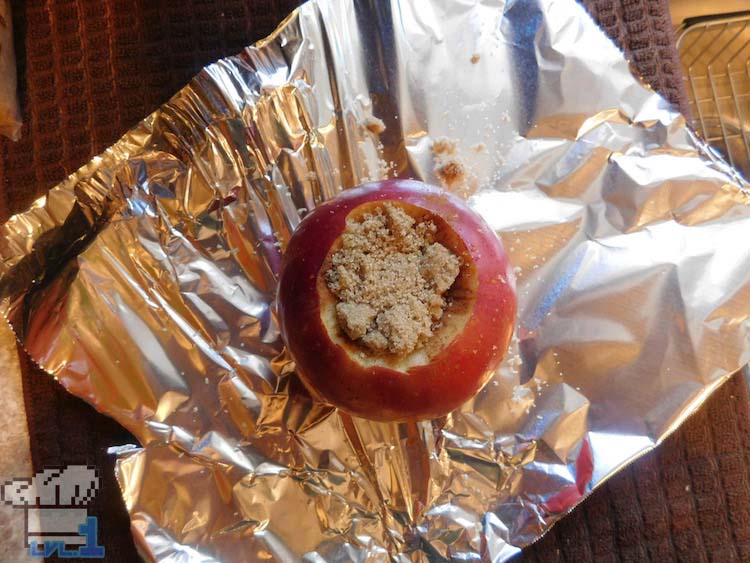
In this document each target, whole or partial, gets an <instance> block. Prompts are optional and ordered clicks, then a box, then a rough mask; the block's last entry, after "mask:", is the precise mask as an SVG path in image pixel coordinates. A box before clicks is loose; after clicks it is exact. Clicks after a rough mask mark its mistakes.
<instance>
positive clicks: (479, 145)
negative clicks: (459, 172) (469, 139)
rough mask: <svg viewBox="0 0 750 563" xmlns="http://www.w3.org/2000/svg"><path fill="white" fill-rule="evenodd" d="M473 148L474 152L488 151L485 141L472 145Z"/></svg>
mask: <svg viewBox="0 0 750 563" xmlns="http://www.w3.org/2000/svg"><path fill="white" fill-rule="evenodd" d="M471 150H473V151H474V152H487V145H485V144H484V143H477V144H476V145H474V146H473V147H471Z"/></svg>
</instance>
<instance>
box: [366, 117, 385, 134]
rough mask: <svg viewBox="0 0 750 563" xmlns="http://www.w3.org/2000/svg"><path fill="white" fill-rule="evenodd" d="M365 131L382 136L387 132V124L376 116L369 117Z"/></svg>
mask: <svg viewBox="0 0 750 563" xmlns="http://www.w3.org/2000/svg"><path fill="white" fill-rule="evenodd" d="M365 129H367V130H368V131H369V132H370V133H375V134H376V135H380V134H381V133H383V132H384V131H385V123H384V122H383V120H382V119H380V118H378V117H375V116H374V115H368V116H367V117H366V118H365Z"/></svg>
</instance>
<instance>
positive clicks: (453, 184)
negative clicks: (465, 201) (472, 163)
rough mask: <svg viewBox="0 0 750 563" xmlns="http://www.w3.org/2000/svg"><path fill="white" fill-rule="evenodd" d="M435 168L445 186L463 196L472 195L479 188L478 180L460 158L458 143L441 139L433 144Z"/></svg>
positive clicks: (444, 138) (434, 170)
mask: <svg viewBox="0 0 750 563" xmlns="http://www.w3.org/2000/svg"><path fill="white" fill-rule="evenodd" d="M432 155H433V161H434V164H435V168H434V169H433V172H434V173H435V175H436V176H437V177H438V179H439V180H440V182H441V183H442V184H443V186H444V187H445V188H446V189H448V190H451V191H452V192H454V193H457V194H459V195H462V196H468V195H470V194H471V193H472V192H473V191H474V190H475V189H476V188H477V184H478V181H477V178H476V176H475V175H474V174H473V173H472V172H471V171H470V170H469V168H468V167H467V166H466V165H465V164H464V163H463V162H462V160H461V159H460V158H459V156H458V143H457V142H456V141H455V140H453V139H448V138H446V137H440V138H438V139H435V141H434V142H433V143H432Z"/></svg>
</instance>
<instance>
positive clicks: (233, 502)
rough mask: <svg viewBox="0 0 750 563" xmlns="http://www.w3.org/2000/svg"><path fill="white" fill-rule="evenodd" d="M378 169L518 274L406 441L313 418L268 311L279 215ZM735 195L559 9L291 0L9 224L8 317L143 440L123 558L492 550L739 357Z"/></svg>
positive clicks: (659, 425) (588, 25) (741, 192)
mask: <svg viewBox="0 0 750 563" xmlns="http://www.w3.org/2000/svg"><path fill="white" fill-rule="evenodd" d="M375 118H378V119H380V120H382V121H383V125H384V127H385V129H383V128H382V127H381V126H380V124H379V123H378V122H377V119H375ZM373 124H375V126H373ZM441 138H447V139H448V140H451V141H455V143H456V146H457V153H456V154H455V155H453V156H451V157H450V158H451V159H454V160H453V161H452V162H453V163H454V164H455V165H456V166H457V168H456V167H454V170H455V169H458V170H461V171H463V172H465V174H464V175H463V176H461V177H459V178H448V177H446V175H445V174H444V172H445V169H444V168H443V166H444V165H445V164H446V162H445V161H444V160H443V159H444V157H443V156H441V155H437V154H435V151H433V143H434V142H435V141H436V140H439V139H441ZM385 176H399V177H409V178H420V179H423V180H425V181H427V182H430V183H435V184H440V183H441V182H442V183H443V185H445V186H446V189H450V190H452V191H455V192H457V193H459V194H460V195H462V196H464V197H466V198H467V199H468V201H469V203H470V205H471V206H472V207H474V208H475V209H476V210H477V211H478V212H479V213H481V214H482V215H483V216H484V218H485V219H486V220H487V221H488V223H489V224H490V225H491V226H492V227H493V228H494V229H495V230H496V231H497V232H498V234H499V235H500V236H501V237H502V238H503V240H504V242H505V245H506V248H507V249H508V250H509V252H510V254H511V258H512V260H513V262H514V264H515V265H516V267H517V274H518V287H519V299H520V309H519V317H518V328H517V334H516V337H515V338H514V341H513V344H512V346H511V349H510V350H509V353H508V355H507V358H506V360H505V361H504V363H503V365H502V366H501V368H500V369H499V370H498V372H497V374H496V375H495V377H494V378H493V379H492V380H491V382H490V383H489V384H488V385H487V386H486V387H485V388H484V390H483V391H481V392H480V393H479V394H478V395H477V396H476V397H475V398H474V399H473V400H471V401H470V402H469V403H467V404H466V405H464V406H463V407H462V408H461V409H459V410H458V411H456V412H454V413H452V414H450V415H449V416H447V417H445V418H443V419H440V420H435V421H430V422H422V423H419V424H382V423H372V422H368V421H366V420H359V419H354V418H351V417H349V416H346V415H344V414H342V413H340V412H338V411H336V410H335V409H333V408H331V407H328V406H326V405H322V404H317V403H315V402H313V401H312V400H311V399H310V398H309V397H308V396H307V395H306V394H305V393H304V391H303V390H302V388H301V386H300V384H299V381H298V380H297V377H296V375H295V371H294V369H295V368H294V363H293V362H292V360H291V359H290V358H289V356H288V355H287V354H286V352H285V349H284V346H283V343H282V341H281V340H280V337H279V330H278V324H277V321H276V318H275V315H274V291H275V283H276V273H277V272H278V267H279V263H280V260H281V256H282V253H283V248H284V245H285V242H286V241H287V240H288V238H289V236H290V234H291V233H292V232H293V230H294V228H295V226H296V225H297V224H298V222H299V221H300V218H301V217H303V216H304V214H305V213H306V211H307V210H308V209H311V208H313V207H314V206H315V205H316V204H318V203H319V202H321V201H323V200H325V199H327V198H330V197H332V196H334V195H335V194H336V193H337V192H338V191H339V190H341V189H345V188H348V187H351V186H354V185H357V184H359V183H362V182H364V181H365V180H369V179H375V178H380V177H385ZM747 199H748V198H747V194H746V193H745V185H744V183H743V180H742V179H741V178H740V177H739V176H738V175H737V174H736V173H735V172H734V171H733V170H732V169H731V168H729V167H728V166H727V165H726V164H724V163H723V162H722V161H721V159H720V158H718V157H717V156H716V155H715V154H713V153H712V152H711V151H710V149H709V148H707V147H706V146H705V145H704V144H703V143H702V142H701V141H699V140H698V139H697V138H696V137H695V136H694V135H693V133H692V132H691V131H690V130H689V129H688V128H687V127H686V125H685V120H684V118H683V117H682V116H681V115H679V114H678V113H677V112H676V111H675V110H674V108H672V107H670V106H669V104H667V103H666V102H665V101H664V100H663V99H662V98H661V97H659V96H658V95H657V94H655V93H654V92H652V91H651V90H650V89H648V88H647V87H646V86H644V85H643V84H642V83H641V82H640V81H639V80H638V79H637V78H635V77H634V76H633V75H632V74H631V72H630V69H629V66H628V63H627V61H626V60H625V59H624V58H623V56H622V54H621V53H620V52H619V51H618V50H617V48H616V47H615V46H614V45H613V44H612V43H611V42H610V41H609V40H608V39H607V38H606V37H605V36H604V34H603V33H602V32H601V31H600V30H599V29H598V28H597V26H596V25H595V24H594V22H593V21H592V20H591V19H590V18H589V16H588V15H587V14H586V13H585V12H584V10H583V9H582V8H581V7H580V6H578V5H577V4H576V3H574V2H573V1H572V0H508V1H507V2H503V1H501V0H482V1H478V2H475V1H471V2H466V1H458V0H451V1H448V0H441V1H437V2H431V3H425V2H418V1H416V0H402V1H400V2H399V1H395V0H393V1H391V2H376V1H374V0H370V1H365V2H354V1H352V0H328V1H324V0H319V1H310V2H308V3H307V4H305V5H303V6H302V7H300V8H299V9H298V10H297V11H296V12H294V13H293V14H291V15H290V16H289V18H288V19H287V20H286V21H285V22H284V23H283V24H282V25H281V26H280V28H279V29H278V30H277V31H276V32H275V33H274V34H273V35H272V36H270V37H269V38H267V39H266V40H264V41H262V42H260V43H258V44H257V45H255V46H253V47H249V48H247V49H246V50H244V51H243V52H242V53H240V54H239V55H237V56H235V57H229V58H227V59H223V60H220V61H218V62H217V63H215V64H212V65H210V66H208V67H206V68H205V69H204V70H203V71H202V72H201V73H200V74H199V75H198V76H197V77H196V78H195V79H194V80H193V81H192V82H191V83H190V84H189V85H188V86H186V87H185V88H184V89H183V90H181V91H180V92H179V93H178V94H177V95H175V96H174V97H173V98H172V99H171V100H170V101H169V102H168V103H167V104H165V105H164V106H163V107H162V108H160V109H159V110H158V111H156V112H155V113H154V114H152V115H151V116H149V117H148V118H147V119H145V120H144V121H143V122H142V123H141V124H139V125H138V126H137V127H135V128H134V129H133V130H131V131H130V132H129V133H127V134H126V135H125V136H124V137H123V138H122V139H121V140H120V141H119V142H118V143H117V144H116V145H114V146H113V147H111V148H110V149H109V150H107V151H106V152H105V153H104V154H103V155H101V156H99V157H97V158H95V159H94V160H92V161H91V162H90V163H89V164H88V165H86V166H84V167H83V168H82V169H81V170H79V171H78V172H77V173H75V174H73V175H72V176H70V177H69V178H68V179H66V180H65V181H64V182H62V183H61V184H60V185H59V186H57V187H56V188H54V189H53V190H52V191H50V193H49V194H48V195H47V196H46V197H45V198H42V199H40V200H39V201H38V202H36V204H35V205H34V206H33V207H32V208H31V209H29V210H28V211H27V212H25V213H22V214H20V215H17V216H14V217H12V218H11V219H10V220H9V221H8V222H7V223H6V224H5V225H4V226H3V227H2V235H3V236H2V239H1V241H0V257H1V258H2V261H1V263H0V300H1V301H0V303H1V307H2V312H3V314H4V315H5V316H6V318H7V319H8V320H9V322H10V323H11V325H12V326H13V328H14V330H15V331H16V334H17V336H18V338H19V340H20V342H21V343H22V344H23V345H24V347H25V348H26V350H27V351H28V352H29V354H30V355H31V357H32V358H33V359H34V360H35V361H36V362H38V364H39V365H40V366H41V367H42V368H43V369H45V370H46V371H47V372H49V373H50V374H52V375H53V376H54V377H56V378H57V379H58V380H59V381H60V382H61V383H62V384H63V385H64V386H65V387H66V388H67V389H68V390H69V391H70V392H71V393H73V394H75V395H77V396H79V397H82V398H83V399H85V400H87V401H89V402H90V403H91V404H93V405H94V406H95V407H96V408H97V409H99V410H100V411H101V412H103V413H106V414H108V415H109V416H111V417H113V418H115V419H116V420H117V421H118V422H119V423H120V424H122V425H123V426H125V427H127V428H128V429H129V430H130V431H131V432H132V433H133V434H134V435H135V436H136V437H137V439H138V440H139V442H140V446H139V447H130V448H120V449H117V452H118V453H119V455H120V457H119V461H118V467H117V475H118V479H119V482H120V485H121V489H122V494H123V497H124V499H125V503H126V505H127V509H128V511H129V513H130V517H131V520H132V529H133V532H134V534H135V537H136V542H137V544H138V546H139V548H140V549H141V551H142V553H143V555H144V557H145V558H147V559H149V560H155V561H178V560H179V561H223V562H229V561H248V560H253V561H255V560H277V561H296V560H304V561H310V562H322V561H441V560H462V561H480V560H482V561H504V560H506V559H508V558H509V557H511V556H512V555H514V554H515V553H517V552H518V550H519V548H521V547H523V546H525V545H528V544H529V543H531V542H533V541H535V540H536V539H538V538H539V537H540V536H541V535H542V534H544V533H545V532H546V531H547V530H548V529H549V528H550V526H551V525H553V523H554V522H555V521H556V520H558V519H559V518H560V517H562V516H563V515H564V514H565V513H567V512H568V511H569V510H571V509H572V508H573V507H574V506H575V505H576V504H577V503H579V502H580V501H581V500H582V499H583V498H585V497H586V496H587V495H588V494H589V493H590V491H591V490H592V489H593V488H594V487H596V486H597V485H599V484H601V483H602V482H603V481H604V480H605V479H606V478H607V477H609V476H610V475H612V474H613V473H615V472H616V471H617V470H618V469H619V468H621V467H622V466H623V465H625V464H627V463H628V462H629V461H632V460H633V459H635V458H637V457H638V456H640V455H642V454H644V453H645V452H647V451H649V450H650V449H652V448H653V447H654V446H656V445H657V444H658V443H659V442H660V441H661V440H662V439H663V438H664V437H665V436H667V435H668V434H669V433H670V432H672V431H673V430H674V429H675V428H676V427H677V426H678V425H679V424H680V423H681V422H682V421H683V420H684V419H685V418H686V417H687V416H689V415H690V413H691V412H693V411H694V410H695V409H696V408H698V407H699V406H700V405H701V403H702V402H703V401H704V400H705V399H706V397H707V396H708V395H709V394H710V393H711V391H712V390H713V389H715V388H716V387H717V386H719V385H720V384H721V383H722V382H723V381H724V380H725V379H726V378H727V377H728V375H729V374H730V373H732V372H733V371H735V370H736V369H738V368H739V367H741V366H742V365H744V364H746V363H747V362H748V352H749V351H750V348H749V346H748V341H749V340H748V314H747V311H748V310H750V294H749V293H748V281H750V246H748V245H747V244H746V239H747V233H748V232H750V231H749V229H750V207H748V206H747Z"/></svg>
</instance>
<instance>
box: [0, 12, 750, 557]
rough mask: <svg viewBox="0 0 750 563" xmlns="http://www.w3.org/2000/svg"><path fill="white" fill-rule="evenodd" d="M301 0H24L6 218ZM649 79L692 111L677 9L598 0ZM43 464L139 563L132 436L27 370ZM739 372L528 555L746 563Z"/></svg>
mask: <svg viewBox="0 0 750 563" xmlns="http://www.w3.org/2000/svg"><path fill="white" fill-rule="evenodd" d="M297 3H298V2H296V1H295V0H262V1H251V0H211V1H206V0H186V1H184V2H176V1H168V0H148V1H146V0H25V1H24V0H14V2H13V10H14V23H15V30H16V53H17V58H18V63H19V83H20V87H21V99H22V104H23V109H24V118H25V123H26V125H25V126H24V130H23V139H22V140H21V141H20V142H19V143H18V144H12V143H9V142H3V141H0V215H2V217H0V218H3V219H4V218H5V217H7V214H8V213H12V212H16V211H21V210H23V209H24V208H25V207H26V206H28V204H29V203H30V202H31V201H32V200H33V199H34V198H35V197H37V196H39V195H40V194H43V193H45V192H46V191H47V190H48V189H49V188H51V187H52V186H53V185H55V184H56V183H57V182H59V181H60V180H61V179H63V178H64V177H65V175H67V174H69V173H71V172H73V171H75V170H76V169H77V168H78V167H79V166H80V165H82V164H84V163H85V162H87V161H88V160H89V159H90V158H91V157H93V156H94V155H96V154H98V153H99V152H101V151H102V150H103V149H105V148H106V147H107V146H108V145H109V144H111V143H112V142H114V141H115V140H116V139H117V138H118V137H119V136H120V135H121V134H122V133H123V132H124V131H126V130H127V129H128V128H129V127H131V126H132V125H134V124H135V123H137V122H138V121H140V120H141V119H142V118H143V117H145V116H146V115H147V114H148V113H150V112H151V111H152V110H154V109H155V108H156V107H158V105H159V104H161V103H162V102H164V101H166V100H167V99H168V98H169V96H170V95H171V94H173V93H174V92H176V91H177V90H178V89H179V88H180V87H182V86H183V85H184V84H185V83H186V82H187V81H188V80H189V79H190V78H191V77H192V76H193V75H194V74H195V73H196V72H197V71H198V70H199V69H200V68H201V66H203V65H204V64H207V63H209V62H211V61H213V60H215V59H217V58H220V57H221V56H224V55H228V54H232V53H235V52H237V51H239V50H240V49H241V48H242V47H243V46H244V45H246V44H248V43H251V42H252V41H254V40H256V39H259V38H261V37H263V36H265V35H266V34H268V33H269V32H270V31H272V29H273V28H274V27H275V25H276V24H277V23H278V22H279V21H280V20H281V19H282V18H283V17H284V16H286V14H288V13H289V11H291V10H292V9H293V8H294V6H295V5H296V4H297ZM586 4H587V5H588V7H589V9H590V10H591V12H592V14H593V15H594V16H595V17H596V18H598V21H599V22H600V23H601V25H602V26H603V27H604V28H605V29H606V30H607V32H608V33H609V34H610V35H611V36H612V37H613V38H615V40H616V41H618V43H619V44H620V45H621V46H622V47H623V48H624V49H625V50H626V52H627V53H629V54H630V56H631V57H632V60H633V61H634V64H635V65H636V67H637V68H638V70H639V72H640V73H641V74H642V75H643V76H644V78H645V79H646V80H647V81H648V82H650V83H651V84H652V85H654V87H655V88H657V89H658V90H659V91H661V92H662V93H663V94H664V95H665V96H666V97H667V98H669V99H670V100H672V101H673V102H674V103H675V104H676V105H677V106H678V107H680V108H682V109H685V108H686V107H687V104H686V102H685V94H684V91H683V89H682V85H681V79H682V78H681V75H680V71H679V64H678V60H677V56H676V53H675V51H674V49H673V48H672V46H671V45H672V36H671V27H670V23H669V14H668V10H667V4H666V0H587V1H586ZM24 390H25V395H26V409H27V412H28V423H29V434H30V437H31V443H32V459H33V463H34V467H35V469H37V470H39V469H41V468H43V467H46V466H59V465H61V464H69V463H91V464H95V465H97V466H98V467H99V468H100V470H101V472H102V475H103V478H104V479H103V485H102V489H101V491H100V493H99V494H98V496H97V497H96V500H95V505H94V507H93V512H94V514H95V515H96V516H98V517H99V521H100V526H101V540H102V543H103V544H104V545H105V546H106V548H107V560H108V561H116V562H120V561H134V560H136V555H135V551H134V547H133V543H132V540H131V538H130V534H129V533H128V519H127V514H126V513H125V510H124V507H123V504H122V501H121V499H120V495H119V490H118V488H117V484H116V482H115V480H114V478H113V473H112V470H113V460H112V459H111V457H110V456H108V455H107V454H106V448H107V447H108V446H111V445H118V444H123V443H126V442H132V438H131V437H130V436H129V435H128V434H127V432H125V431H124V430H122V429H121V428H120V427H119V426H118V425H117V424H115V423H114V422H112V421H111V420H109V419H107V418H105V417H103V416H101V415H98V414H97V413H96V412H94V410H93V409H92V408H91V407H89V406H87V405H86V404H84V403H83V402H82V401H80V400H78V399H76V398H74V397H72V396H70V395H68V394H67V393H65V392H64V391H62V390H61V389H60V387H59V386H58V385H57V384H56V383H55V382H54V381H53V380H52V379H51V378H50V377H48V376H46V375H45V374H44V373H42V372H40V371H39V370H37V369H35V368H34V367H33V366H32V365H31V364H30V363H28V362H27V364H26V366H25V374H24ZM747 401H748V397H747V393H746V388H745V385H744V382H743V380H742V379H741V378H740V377H735V378H733V380H732V381H730V383H729V384H727V385H725V386H724V387H723V388H722V389H720V390H719V391H718V392H717V393H716V394H715V395H714V396H713V397H712V398H711V399H710V400H709V402H708V404H707V405H706V407H705V408H704V409H702V410H701V411H700V412H699V413H698V414H697V415H695V416H694V417H693V418H692V419H691V420H689V421H688V422H687V423H686V424H685V426H684V427H683V428H682V429H681V430H680V431H678V432H677V433H676V434H675V435H674V436H673V437H672V438H670V439H669V440H668V441H667V442H666V443H665V444H664V445H663V446H662V447H661V448H659V450H657V452H655V453H654V454H650V455H648V456H646V457H645V458H643V459H642V460H640V461H638V462H637V463H635V464H634V465H633V466H631V467H630V468H628V469H626V470H625V471H623V472H622V473H620V474H619V475H617V476H615V477H614V478H613V479H612V480H611V481H610V482H609V483H607V484H606V485H605V486H603V487H602V488H601V489H600V490H598V491H597V492H596V493H594V494H593V495H592V497H591V498H590V499H589V500H587V501H586V502H584V503H583V504H582V506H581V507H580V508H578V509H577V510H575V511H574V512H573V514H571V515H570V516H569V517H567V518H566V519H564V520H563V521H562V522H561V523H560V524H559V525H557V526H555V528H553V529H552V531H550V533H549V534H547V536H546V537H545V538H543V539H542V540H541V541H540V542H538V543H537V544H536V545H534V546H533V547H531V548H530V549H528V550H527V551H526V552H525V553H524V558H525V559H528V560H539V561H563V560H565V561H576V562H578V561H644V560H654V561H669V560H687V561H707V560H709V559H715V560H718V561H730V560H734V559H748V560H750V480H749V475H748V470H747V467H748V466H750V464H749V463H748V462H749V461H750V433H748V430H750V422H749V421H750V419H749V418H748V412H747Z"/></svg>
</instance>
